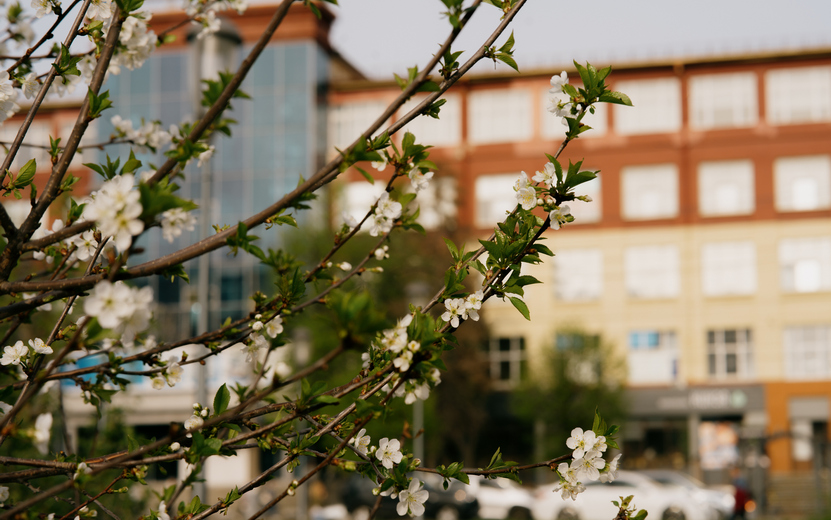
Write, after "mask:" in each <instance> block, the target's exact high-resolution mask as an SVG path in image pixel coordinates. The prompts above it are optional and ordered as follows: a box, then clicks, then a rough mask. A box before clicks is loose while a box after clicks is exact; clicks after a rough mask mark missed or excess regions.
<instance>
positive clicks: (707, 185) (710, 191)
mask: <svg viewBox="0 0 831 520" xmlns="http://www.w3.org/2000/svg"><path fill="white" fill-rule="evenodd" d="M755 184H756V183H755V179H754V171H753V161H751V160H749V159H745V160H737V161H704V162H701V163H699V165H698V211H699V212H700V213H701V215H702V216H704V217H723V216H730V215H750V214H752V213H753V211H754V210H755V209H756V187H755Z"/></svg>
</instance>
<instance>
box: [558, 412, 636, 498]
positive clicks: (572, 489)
mask: <svg viewBox="0 0 831 520" xmlns="http://www.w3.org/2000/svg"><path fill="white" fill-rule="evenodd" d="M566 446H568V447H569V449H572V450H574V451H573V452H572V454H571V455H572V457H573V459H572V461H571V464H568V463H565V462H563V463H561V464H560V465H559V466H557V473H559V475H560V482H559V483H558V484H557V485H556V486H555V488H554V491H560V492H561V495H562V497H563V499H564V500H565V499H566V498H571V499H572V500H576V498H577V495H578V494H579V493H582V492H583V491H585V490H586V486H585V485H584V484H583V483H582V482H584V481H597V480H600V481H601V482H612V481H613V480H614V479H615V478H617V469H618V464H619V461H620V454H618V455H617V456H615V458H614V459H612V460H611V461H610V462H609V463H608V464H607V463H606V460H605V459H604V458H603V453H604V452H605V451H606V448H607V445H606V437H604V436H603V435H597V434H595V433H594V432H593V431H591V430H589V431H587V432H584V431H583V429H582V428H575V429H573V430H571V437H569V438H568V440H566Z"/></svg>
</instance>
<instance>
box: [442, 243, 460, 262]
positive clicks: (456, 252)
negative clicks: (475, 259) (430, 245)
mask: <svg viewBox="0 0 831 520" xmlns="http://www.w3.org/2000/svg"><path fill="white" fill-rule="evenodd" d="M444 243H445V244H447V249H448V250H449V251H450V256H451V257H452V258H453V260H454V261H456V262H458V261H459V249H458V248H457V247H456V244H454V243H453V241H452V240H450V239H449V238H445V239H444Z"/></svg>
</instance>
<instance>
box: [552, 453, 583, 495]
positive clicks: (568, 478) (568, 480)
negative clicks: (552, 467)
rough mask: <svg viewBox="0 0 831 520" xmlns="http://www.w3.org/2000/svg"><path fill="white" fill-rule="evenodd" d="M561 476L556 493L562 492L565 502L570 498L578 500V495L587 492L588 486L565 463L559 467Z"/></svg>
mask: <svg viewBox="0 0 831 520" xmlns="http://www.w3.org/2000/svg"><path fill="white" fill-rule="evenodd" d="M557 472H558V473H559V474H560V482H558V483H557V485H556V486H554V492H557V491H560V492H561V496H562V497H563V500H565V499H567V498H570V499H572V500H577V494H578V493H582V492H583V491H585V490H586V486H584V485H583V484H581V483H580V481H579V480H578V479H577V474H576V473H575V471H574V469H572V468H571V467H570V466H569V465H568V464H567V463H565V462H563V463H561V464H560V465H559V466H557Z"/></svg>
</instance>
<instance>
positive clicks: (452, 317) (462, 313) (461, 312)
mask: <svg viewBox="0 0 831 520" xmlns="http://www.w3.org/2000/svg"><path fill="white" fill-rule="evenodd" d="M444 307H445V308H446V309H447V311H446V312H445V313H444V314H442V315H441V319H443V320H444V321H447V322H450V326H451V327H453V328H454V329H455V328H458V327H459V318H461V319H463V320H464V319H466V318H467V315H468V310H467V309H466V308H465V300H464V298H448V299H446V300H444ZM477 316H478V315H477Z"/></svg>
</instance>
